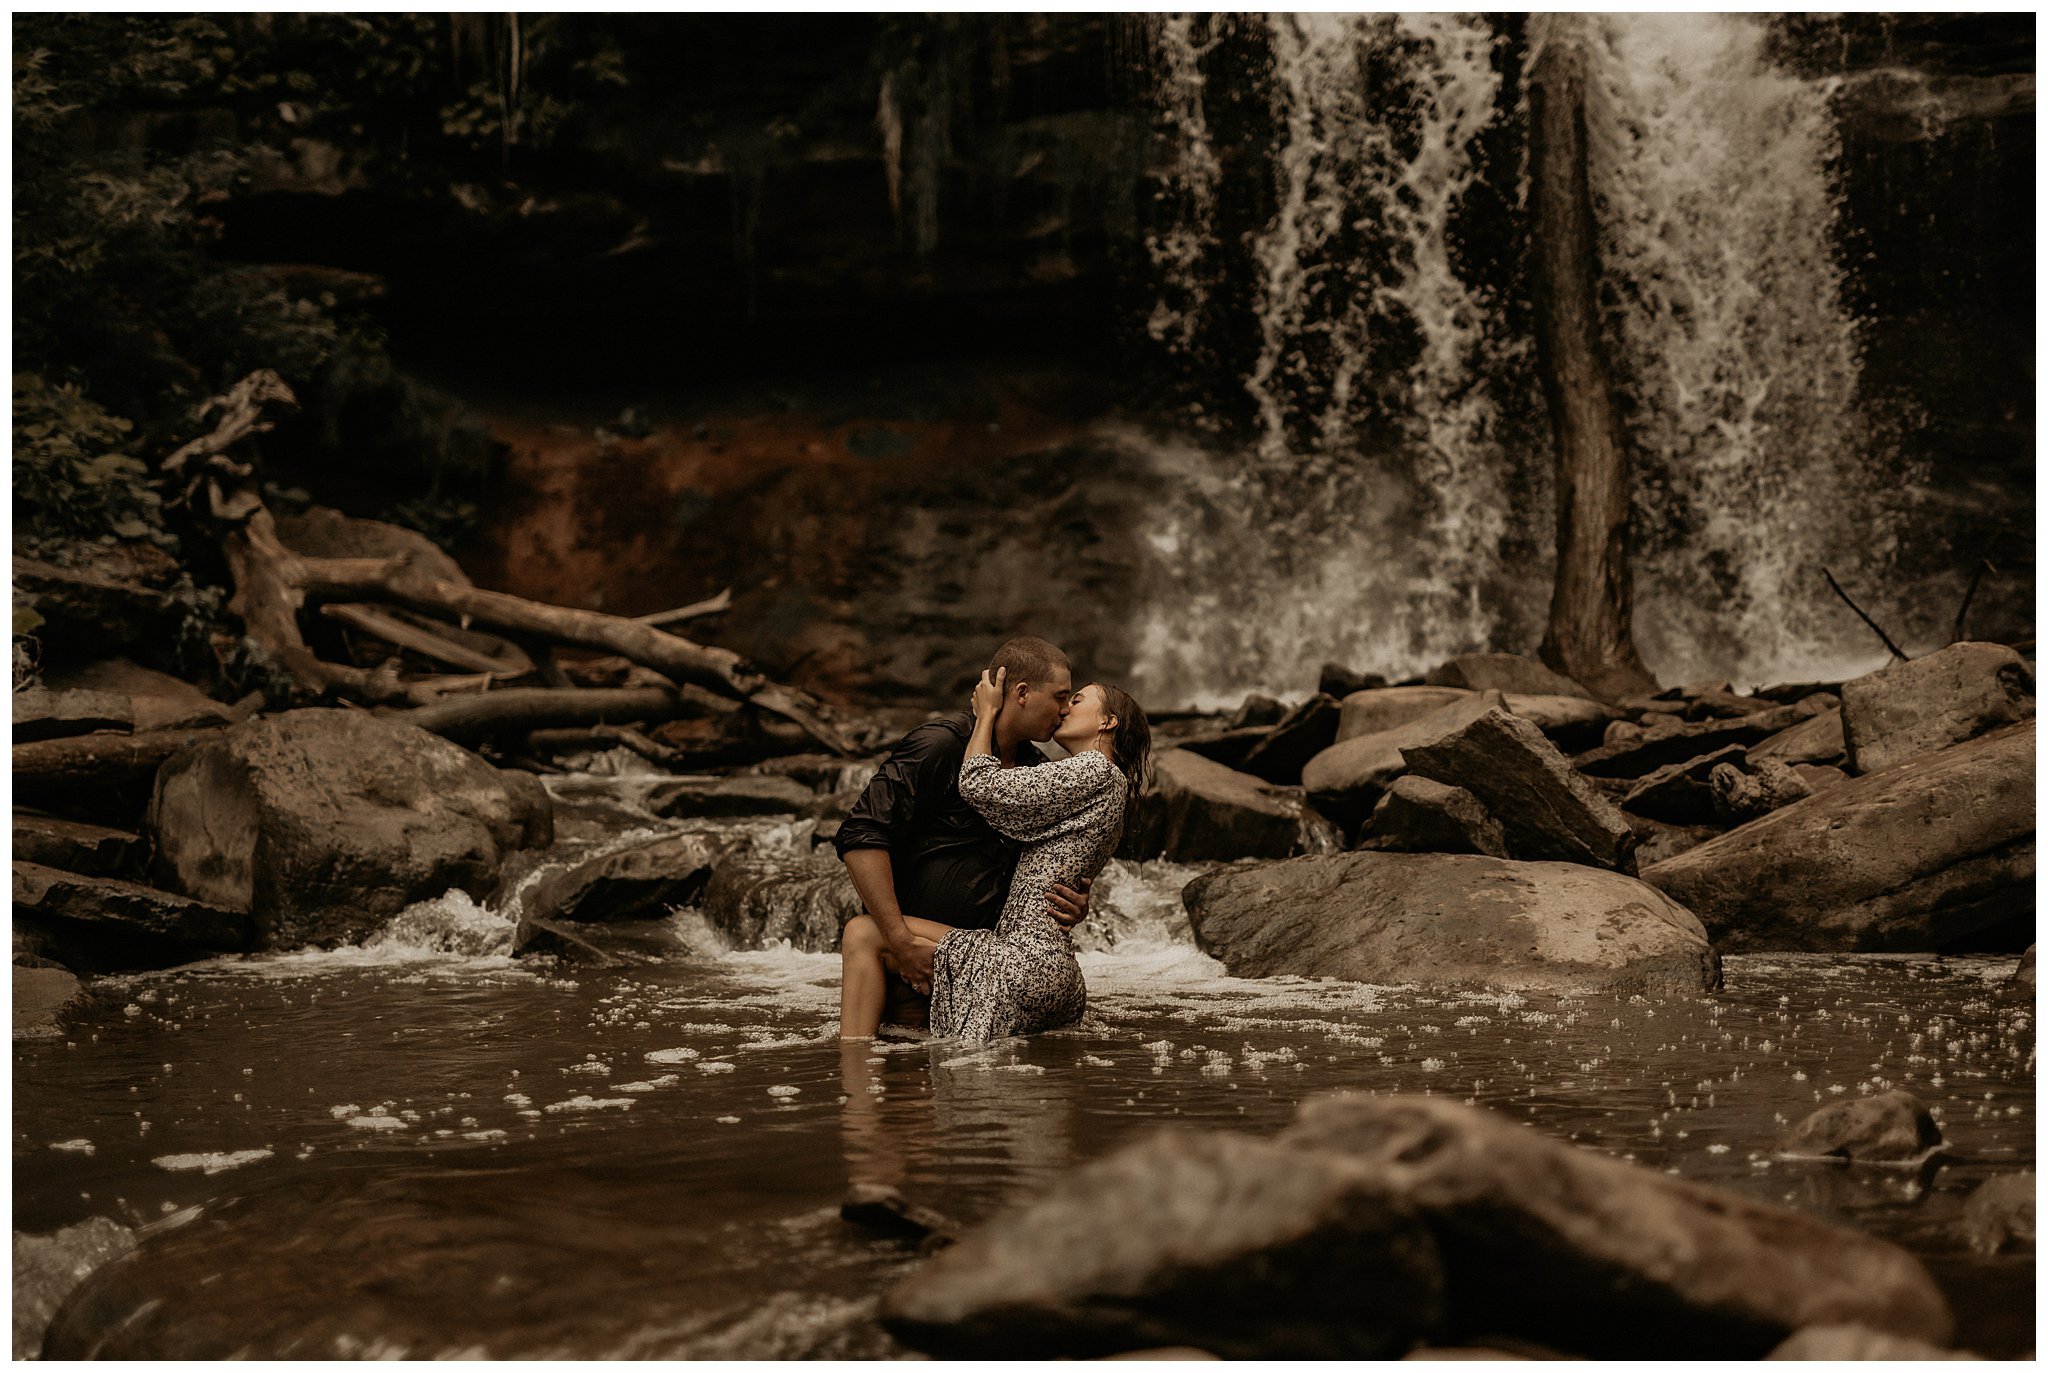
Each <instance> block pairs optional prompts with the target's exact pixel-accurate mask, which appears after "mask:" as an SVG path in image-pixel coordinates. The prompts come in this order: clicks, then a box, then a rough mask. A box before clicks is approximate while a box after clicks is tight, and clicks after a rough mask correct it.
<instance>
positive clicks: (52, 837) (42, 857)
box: [14, 811, 143, 877]
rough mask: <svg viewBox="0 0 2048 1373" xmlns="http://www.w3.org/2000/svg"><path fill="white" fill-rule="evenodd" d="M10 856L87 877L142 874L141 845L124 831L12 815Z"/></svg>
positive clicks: (44, 817) (18, 814) (80, 823)
mask: <svg viewBox="0 0 2048 1373" xmlns="http://www.w3.org/2000/svg"><path fill="white" fill-rule="evenodd" d="M14 856H15V858H16V859H18V860H20V861H22V862H25V863H40V864H42V865H43V866H44V867H46V868H62V869H64V870H65V871H66V872H78V873H84V874H85V875H86V876H88V877H134V876H139V875H140V873H141V870H142V860H143V844H142V839H141V837H140V836H139V835H134V834H130V833H128V832H127V831H126V830H116V829H108V828H107V827H106V826H104V825H88V824H86V823H84V822H83V821H79V820H60V819H58V818H57V817H55V816H50V815H25V814H23V813H22V812H20V811H16V812H15V813H14Z"/></svg>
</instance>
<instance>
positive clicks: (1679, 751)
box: [1572, 703, 1812, 777]
mask: <svg viewBox="0 0 2048 1373" xmlns="http://www.w3.org/2000/svg"><path fill="white" fill-rule="evenodd" d="M1811 713H1812V712H1811V710H1810V709H1809V708H1808V707H1807V706H1806V705H1805V704H1804V703H1801V704H1799V705H1791V706H1779V707H1777V708H1776V709H1774V710H1766V711H1760V712H1758V713H1757V714H1755V715H1744V716H1740V717H1738V718H1735V719H1728V720H1700V721H1697V722H1694V723H1690V724H1688V723H1682V722H1681V723H1677V724H1673V725H1669V726H1663V727H1659V728H1654V729H1649V730H1646V731H1644V732H1642V733H1640V734H1638V735H1636V736H1634V737H1631V738H1623V739H1620V740H1618V741H1617V742H1615V743H1611V744H1602V745H1601V746H1600V747H1599V748H1596V749H1591V750H1588V751H1587V752H1585V753H1581V754H1579V755H1577V756H1576V757H1574V758H1573V759H1572V766H1573V767H1575V768H1577V769H1578V770H1579V771H1580V772H1583V773H1586V774H1588V775H1589V776H1593V777H1646V776H1648V775H1649V774H1650V773H1653V772H1655V771H1656V770H1657V769H1659V768H1663V767H1669V766H1670V765H1671V764H1673V763H1682V762H1685V761H1687V760H1689V759H1693V758H1697V757H1699V756H1700V755H1701V754H1702V753H1712V752H1714V751H1715V750H1717V749H1722V748H1726V747H1727V746H1728V745H1730V744H1743V745H1748V744H1756V743H1761V742H1763V741H1764V740H1765V739H1768V738H1770V737H1771V736H1772V735H1774V734H1777V733H1779V732H1781V731H1783V730H1787V729H1790V728H1791V727H1792V726H1793V725H1796V724H1798V723H1799V722H1800V721H1802V720H1804V719H1807V718H1808V716H1809V715H1810V714H1811Z"/></svg>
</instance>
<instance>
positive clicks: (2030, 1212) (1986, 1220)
mask: <svg viewBox="0 0 2048 1373" xmlns="http://www.w3.org/2000/svg"><path fill="white" fill-rule="evenodd" d="M1963 1238H1964V1240H1965V1241H1966V1242H1967V1243H1968V1244H1969V1246H1970V1248H1971V1249H1972V1250H1974V1251H1975V1252H1977V1253H1979V1254H1996V1253H1999V1252H2001V1251H2003V1250H2006V1249H2031V1248H2033V1247H2034V1175H2033V1174H2032V1173H2006V1174H2004V1175H2002V1176H2000V1177H1995V1178H1992V1179H1991V1180H1990V1181H1989V1182H1986V1183H1984V1184H1982V1185H1981V1186H1979V1187H1978V1188H1977V1190H1976V1191H1974V1192H1972V1193H1970V1197H1969V1200H1967V1201H1965V1202H1964V1203H1963Z"/></svg>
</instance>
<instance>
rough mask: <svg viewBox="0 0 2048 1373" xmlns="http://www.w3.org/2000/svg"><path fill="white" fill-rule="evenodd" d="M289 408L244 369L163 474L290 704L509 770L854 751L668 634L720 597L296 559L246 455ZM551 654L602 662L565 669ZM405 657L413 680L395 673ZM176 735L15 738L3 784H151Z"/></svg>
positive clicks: (358, 560) (788, 696)
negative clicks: (535, 586) (542, 588)
mask: <svg viewBox="0 0 2048 1373" xmlns="http://www.w3.org/2000/svg"><path fill="white" fill-rule="evenodd" d="M296 404H297V401H296V398H295V397H294V396H293V395H292V392H291V389H290V388H289V387H288V386H286V384H285V383H284V382H283V381H282V380H281V379H280V378H279V377H278V376H277V374H276V373H274V372H270V371H259V372H255V373H252V374H251V375H250V376H248V377H247V378H245V379H244V380H243V381H241V382H240V383H239V384H237V385H236V386H235V387H234V388H232V389H231V390H229V391H228V392H227V393H226V394H224V395H222V396H219V397H216V398H215V399H214V400H212V401H210V402H208V403H207V405H206V406H205V407H204V408H203V409H202V410H201V411H200V413H199V418H200V420H201V422H202V423H204V422H209V421H210V422H211V425H212V428H211V429H210V430H209V431H208V432H207V433H206V434H204V435H202V436H201V437H199V438H196V439H194V440H192V441H191V442H190V443H187V444H186V445H184V446H183V447H182V448H179V449H178V450H177V451H176V452H174V453H173V454H171V456H170V457H169V458H167V459H166V460H165V462H164V464H163V474H164V476H165V477H166V479H167V480H168V481H169V482H171V483H172V484H174V485H175V486H176V487H177V492H176V494H175V496H174V497H173V500H172V503H173V504H174V505H183V506H184V507H185V508H186V509H187V510H188V511H189V512H190V514H191V516H192V517H193V519H194V520H195V521H197V522H198V524H199V525H200V527H201V528H202V529H204V530H205V531H206V532H208V533H210V534H211V535H212V537H213V538H214V539H215V541H216V542H217V544H218V546H219V548H220V551H221V554H222V556H223V558H224V560H225V562H226V565H227V568H228V571H229V575H230V577H231V579H232V582H233V594H232V596H231V598H230V600H229V601H228V609H229V610H230V611H231V612H232V613H233V614H234V615H235V616H236V617H237V618H239V620H240V621H241V624H242V627H243V632H244V635H245V637H246V645H247V647H248V648H249V649H251V650H253V652H254V654H255V655H256V656H257V657H259V658H260V659H263V660H266V661H268V662H269V663H270V664H271V665H273V666H274V667H275V668H276V669H278V670H279V671H280V672H281V673H282V674H283V675H284V676H285V677H286V678H287V679H288V680H289V682H290V684H291V686H292V687H293V688H294V692H293V695H294V698H295V701H294V703H295V704H315V703H325V704H335V703H352V704H356V705H360V706H363V707H367V708H369V709H372V710H374V711H376V712H377V713H378V714H379V715H383V716H387V717H389V718H393V719H396V720H401V721H404V722H406V723H409V724H414V725H417V726H419V727H421V728H423V729H426V730H429V731H431V732H433V733H436V734H439V735H442V736H444V737H446V738H449V739H451V740H454V741H456V742H458V743H463V744H466V745H470V746H476V745H478V744H481V743H484V742H486V741H494V742H496V743H498V744H499V745H500V752H501V753H503V754H504V755H505V756H506V757H507V759H508V760H510V761H514V762H521V763H524V764H525V765H527V766H530V767H533V768H535V769H536V770H541V771H547V770H549V765H548V764H547V763H546V762H545V761H542V760H541V759H540V758H538V757H536V756H535V755H540V754H545V753H549V752H567V751H572V750H577V749H589V748H593V747H594V748H606V747H613V746H620V745H622V746H624V747H627V748H630V749H632V750H634V751H636V752H639V753H641V754H643V755H644V756H646V757H648V758H651V759H654V760H656V761H661V762H667V763H677V764H683V763H690V764H702V763H715V762H718V761H720V756H719V755H720V751H721V750H724V752H725V753H727V754H730V753H732V752H733V751H734V745H733V742H732V740H733V736H734V735H735V734H736V733H739V734H746V733H751V734H752V735H754V736H756V738H757V739H758V738H759V737H760V736H763V735H767V734H781V735H787V736H792V737H791V738H790V739H789V740H787V741H786V743H785V747H784V748H779V749H775V748H771V749H770V750H769V751H786V747H787V746H788V745H789V744H795V743H796V742H797V741H800V740H804V739H806V738H807V739H808V740H814V741H815V742H816V744H817V745H822V746H823V747H824V748H825V749H827V750H829V751H831V752H832V753H835V754H838V755H841V756H852V755H853V754H854V753H855V752H856V751H857V750H856V748H855V746H854V744H853V743H852V742H851V741H850V740H849V738H848V737H847V735H846V733H845V732H844V731H843V730H842V729H841V727H840V726H838V725H837V724H835V723H834V722H833V721H832V720H831V719H829V718H828V715H827V712H826V711H825V709H824V708H823V707H822V706H821V704H820V703H819V702H818V701H817V700H816V699H815V698H813V697H812V696H810V695H809V694H807V693H805V692H803V691H800V690H798V689H795V688H792V687H789V686H786V685H783V684H781V683H778V682H775V681H772V680H770V679H769V678H768V677H767V676H766V675H765V674H763V673H762V672H761V671H759V670H758V669H757V668H755V667H753V666H752V665H751V664H749V663H748V662H746V661H745V660H744V659H743V658H741V657H740V656H739V655H738V654H736V653H733V652H731V651H729V650H726V649H722V648H716V647H712V646H709V645H705V644H700V643H697V642H695V641H693V640H691V639H689V638H686V637H684V636H683V635H681V634H679V633H677V632H676V630H675V626H676V625H678V624H682V623H684V622H687V621H689V620H692V619H696V618H700V617H703V616H708V615H713V614H716V613H718V612H720V611H722V610H724V609H725V608H726V606H727V605H728V604H729V603H730V595H729V594H728V593H721V594H720V595H719V596H717V597H714V598H712V599H710V600H707V601H702V602H698V603H697V604H695V605H690V606H684V607H681V608H679V609H676V610H671V611H667V612H663V613H661V614H657V615H650V616H646V617H642V618H638V619H634V618H627V617H623V616H618V615H608V614H604V613H602V612H599V611H593V610H582V609H576V608H573V607H569V606H562V605H551V604H548V603H547V602H543V601H535V600H528V599H525V598H523V597H519V596H513V595H508V594H506V593H504V592H499V591H490V590H486V589H483V588H481V587H476V586H472V585H470V584H469V582H468V581H467V579H466V578H464V577H463V576H462V574H461V573H460V571H459V570H458V569H456V567H455V565H454V563H453V561H452V560H450V559H448V558H447V557H446V556H445V555H443V554H441V553H440V552H439V550H437V549H434V548H433V546H432V545H431V544H429V543H427V542H426V541H425V540H424V539H420V540H417V541H416V546H399V547H397V548H396V550H395V551H393V552H391V553H389V554H388V555H385V556H376V557H362V556H348V557H321V556H308V555H307V554H305V553H303V552H300V551H297V550H296V549H295V548H294V547H293V546H292V544H291V543H290V542H289V541H288V540H287V538H286V537H285V535H284V534H283V533H281V531H280V519H279V517H278V516H276V515H275V514H273V512H272V511H271V509H270V508H269V506H268V505H267V504H266V503H265V501H264V498H263V495H262V490H261V487H260V485H259V474H258V468H257V462H256V458H255V454H254V451H253V449H254V443H253V441H254V440H255V439H256V438H257V437H258V436H259V435H262V434H264V433H266V432H268V431H269V430H271V429H272V428H273V426H274V424H275V419H274V415H275V414H276V412H277V411H278V410H280V409H284V408H289V407H292V406H295V405H296ZM358 523H360V522H358ZM16 562H17V566H16V574H17V576H16V580H17V583H20V582H21V580H22V576H23V574H24V568H23V567H22V565H21V564H22V560H20V559H17V560H16ZM28 570H29V571H31V572H33V571H34V569H33V568H31V569H28ZM72 580H74V581H75V580H76V578H75V577H74V578H72ZM335 627H339V628H340V629H341V630H342V631H343V634H342V635H340V636H337V635H336V634H335V632H334V629H335ZM315 642H325V643H329V644H332V643H334V642H342V643H345V644H347V645H351V646H354V647H356V648H357V649H358V650H360V649H361V647H362V646H364V645H365V644H366V643H368V644H374V645H379V646H381V649H376V648H373V649H372V650H371V651H370V652H369V653H364V654H361V656H363V657H366V658H371V659H375V658H381V659H382V661H380V662H374V664H373V665H371V666H363V665H359V664H358V663H356V662H350V661H337V660H336V654H335V653H334V651H333V650H332V649H331V648H330V649H329V650H328V651H327V652H326V653H323V652H322V651H320V650H318V649H316V648H315V647H314V643H315ZM558 648H568V649H582V650H587V651H588V650H594V651H595V653H596V654H598V655H603V656H601V657H597V658H595V659H594V660H593V659H592V658H591V657H590V656H589V654H588V653H586V654H585V655H584V656H583V657H582V659H581V660H580V661H578V662H576V663H573V664H566V665H565V664H560V663H557V661H556V658H555V651H556V650H557V649H558ZM348 656H357V655H356V654H349V655H348ZM419 663H426V664H429V665H430V667H429V670H427V671H418V670H414V669H413V668H411V667H408V666H407V665H408V664H414V665H417V664H419ZM435 669H443V670H435ZM593 683H601V684H593ZM256 704H259V702H257V701H255V700H248V701H245V702H243V703H242V706H241V709H240V711H239V712H238V713H239V714H241V715H244V716H246V714H248V713H249V711H250V710H251V709H252V708H253V707H254V706H255V705H256ZM749 708H751V709H749ZM17 713H18V712H17ZM678 717H693V720H692V722H693V723H701V722H709V723H708V724H706V725H705V727H704V728H702V729H699V730H696V731H694V732H691V731H685V732H684V734H683V736H682V738H681V743H682V744H683V745H684V747H677V746H676V745H675V744H664V743H662V742H659V741H658V740H656V739H654V738H651V737H649V735H648V734H647V733H645V732H643V730H642V729H640V728H634V726H653V725H657V724H659V723H660V722H664V721H671V720H675V719H677V718H678ZM17 738H19V733H17ZM191 738H192V731H191V730H190V729H184V728H180V729H163V730H153V731H139V730H138V731H130V732H109V731H99V732H92V733H73V734H71V735H70V737H59V738H46V739H41V740H36V741H33V742H26V743H22V742H18V743H17V744H16V746H15V750H14V770H15V778H16V783H17V785H18V786H22V787H24V789H25V791H26V792H27V793H29V794H31V795H33V794H38V793H52V792H54V793H76V792H78V791H80V790H82V789H89V788H91V787H93V786H95V785H99V784H102V783H104V782H107V781H110V780H115V779H122V778H131V777H134V776H135V775H136V774H138V773H144V774H146V773H151V772H153V771H154V769H155V767H156V766H157V765H158V764H160V763H162V762H163V761H164V759H166V758H168V757H169V756H170V755H171V754H172V753H174V752H176V751H177V750H178V749H179V748H180V747H182V746H183V745H184V744H185V743H187V742H189V741H190V739H191ZM740 751H744V748H742V749H741V750H740Z"/></svg>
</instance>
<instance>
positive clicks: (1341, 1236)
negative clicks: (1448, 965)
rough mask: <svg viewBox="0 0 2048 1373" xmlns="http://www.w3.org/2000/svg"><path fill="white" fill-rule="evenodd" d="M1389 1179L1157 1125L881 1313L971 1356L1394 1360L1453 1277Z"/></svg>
mask: <svg viewBox="0 0 2048 1373" xmlns="http://www.w3.org/2000/svg"><path fill="white" fill-rule="evenodd" d="M1376 1184H1377V1179H1376V1178H1375V1177H1374V1176H1373V1174H1372V1173H1371V1172H1369V1171H1368V1170H1366V1169H1364V1168H1361V1167H1359V1166H1357V1165H1356V1164H1353V1163H1351V1162H1349V1161H1348V1160H1345V1159H1343V1158H1340V1157H1335V1156H1330V1155H1323V1154H1303V1153H1302V1152H1299V1151H1296V1150H1291V1149H1286V1148H1283V1147H1281V1146H1279V1145H1277V1144H1274V1143H1271V1142H1269V1141H1264V1140H1257V1139H1249V1138H1245V1137H1243V1136H1239V1135H1233V1134H1225V1133H1221V1132H1211V1133H1200V1134H1189V1133H1174V1134H1168V1133H1161V1134H1156V1135H1153V1136H1151V1137H1150V1138H1148V1139H1146V1140H1143V1141H1141V1142H1140V1143H1137V1144H1134V1145H1131V1146H1129V1147H1127V1148H1125V1149H1123V1150H1120V1151H1119V1152H1117V1153H1114V1154H1112V1155H1110V1156H1109V1157H1108V1158H1104V1159H1100V1160H1097V1161H1096V1162H1094V1163H1090V1164H1088V1165H1086V1166H1084V1167H1082V1168H1079V1169H1076V1170H1075V1171H1073V1172H1071V1173H1069V1174H1067V1175H1065V1176H1064V1177H1062V1178H1060V1179H1059V1180H1058V1181H1057V1182H1056V1183H1055V1184H1054V1186H1053V1188H1052V1189H1051V1190H1050V1191H1049V1192H1047V1193H1046V1194H1045V1195H1043V1196H1041V1197H1038V1198H1035V1199H1033V1200H1031V1201H1029V1202H1026V1203H1024V1204H1023V1205H1021V1206H1018V1207H1015V1208H1012V1209H1011V1210H1008V1211H1005V1212H1003V1213H1001V1214H1000V1215H998V1216H997V1217H996V1218H995V1219H993V1220H991V1221H990V1222H989V1223H988V1224H986V1225H985V1226H983V1227H982V1228H981V1229H979V1230H977V1231H975V1232H974V1233H972V1234H970V1235H968V1236H967V1237H966V1238H965V1239H963V1240H961V1241H960V1242H959V1243H958V1244H956V1245H954V1246H952V1247H951V1248H949V1249H946V1250H945V1251H943V1252H942V1253H940V1254H939V1255H938V1256H937V1257H936V1258H934V1259H933V1260H932V1261H931V1262H930V1263H929V1264H928V1265H926V1266H925V1267H924V1268H922V1269H920V1270H919V1271H918V1272H916V1273H914V1274H912V1275H911V1276H910V1277H909V1278H908V1279H906V1280H905V1281H903V1282H902V1283H900V1284H899V1285H898V1286H897V1287H895V1288H894V1289H893V1290H892V1291H890V1292H889V1294H888V1295H887V1296H886V1297H885V1298H884V1299H883V1303H882V1323H883V1324H884V1325H885V1326H887V1327H888V1329H889V1330H890V1331H891V1332H892V1333H894V1334H895V1335H896V1337H897V1338H898V1339H900V1340H902V1341H904V1342H905V1343H906V1344H909V1345H910V1346H912V1347H913V1348H916V1349H920V1350H923V1351H925V1352H927V1353H931V1354H935V1355H937V1356H939V1357H941V1358H954V1359H973V1358H1008V1359H1018V1358H1023V1359H1045V1358H1053V1357H1057V1356H1062V1355H1065V1356H1080V1357H1087V1356H1090V1355H1102V1354H1110V1353H1115V1352H1119V1351H1123V1350H1132V1349H1146V1348H1154V1347H1157V1346H1160V1345H1194V1346H1196V1347H1198V1348H1201V1349H1205V1350H1208V1351H1210V1352H1212V1353H1215V1354H1219V1355H1222V1356H1223V1357H1225V1358H1247V1359H1255V1358H1297V1359H1338V1358H1353V1359H1384V1358H1389V1357H1392V1356H1394V1355H1397V1354H1399V1353H1401V1352H1402V1351H1403V1350H1405V1349H1406V1348H1408V1347H1409V1346H1410V1345H1412V1344H1414V1343H1415V1342H1416V1341H1417V1340H1418V1339H1420V1338H1423V1337H1424V1336H1425V1335H1426V1334H1427V1333H1428V1332H1430V1331H1431V1330H1433V1329H1434V1328H1435V1327H1436V1326H1437V1324H1438V1323H1439V1322H1440V1320H1441V1317H1442V1309H1441V1292H1442V1282H1443V1278H1442V1274H1441V1272H1440V1270H1439V1268H1438V1265H1437V1261H1436V1253H1435V1249H1434V1246H1433V1245H1432V1244H1431V1242H1430V1239H1429V1236H1428V1234H1427V1232H1425V1231H1424V1230H1423V1228H1422V1227H1421V1226H1420V1225H1419V1224H1418V1223H1417V1222H1416V1220H1415V1219H1414V1217H1412V1216H1411V1215H1409V1214H1407V1213H1406V1212H1405V1211H1404V1210H1403V1209H1402V1208H1400V1207H1398V1206H1395V1205H1391V1204H1389V1202H1388V1199H1387V1198H1386V1197H1385V1196H1384V1195H1383V1194H1382V1193H1381V1191H1380V1190H1379V1188H1378V1186H1377V1185H1376Z"/></svg>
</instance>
